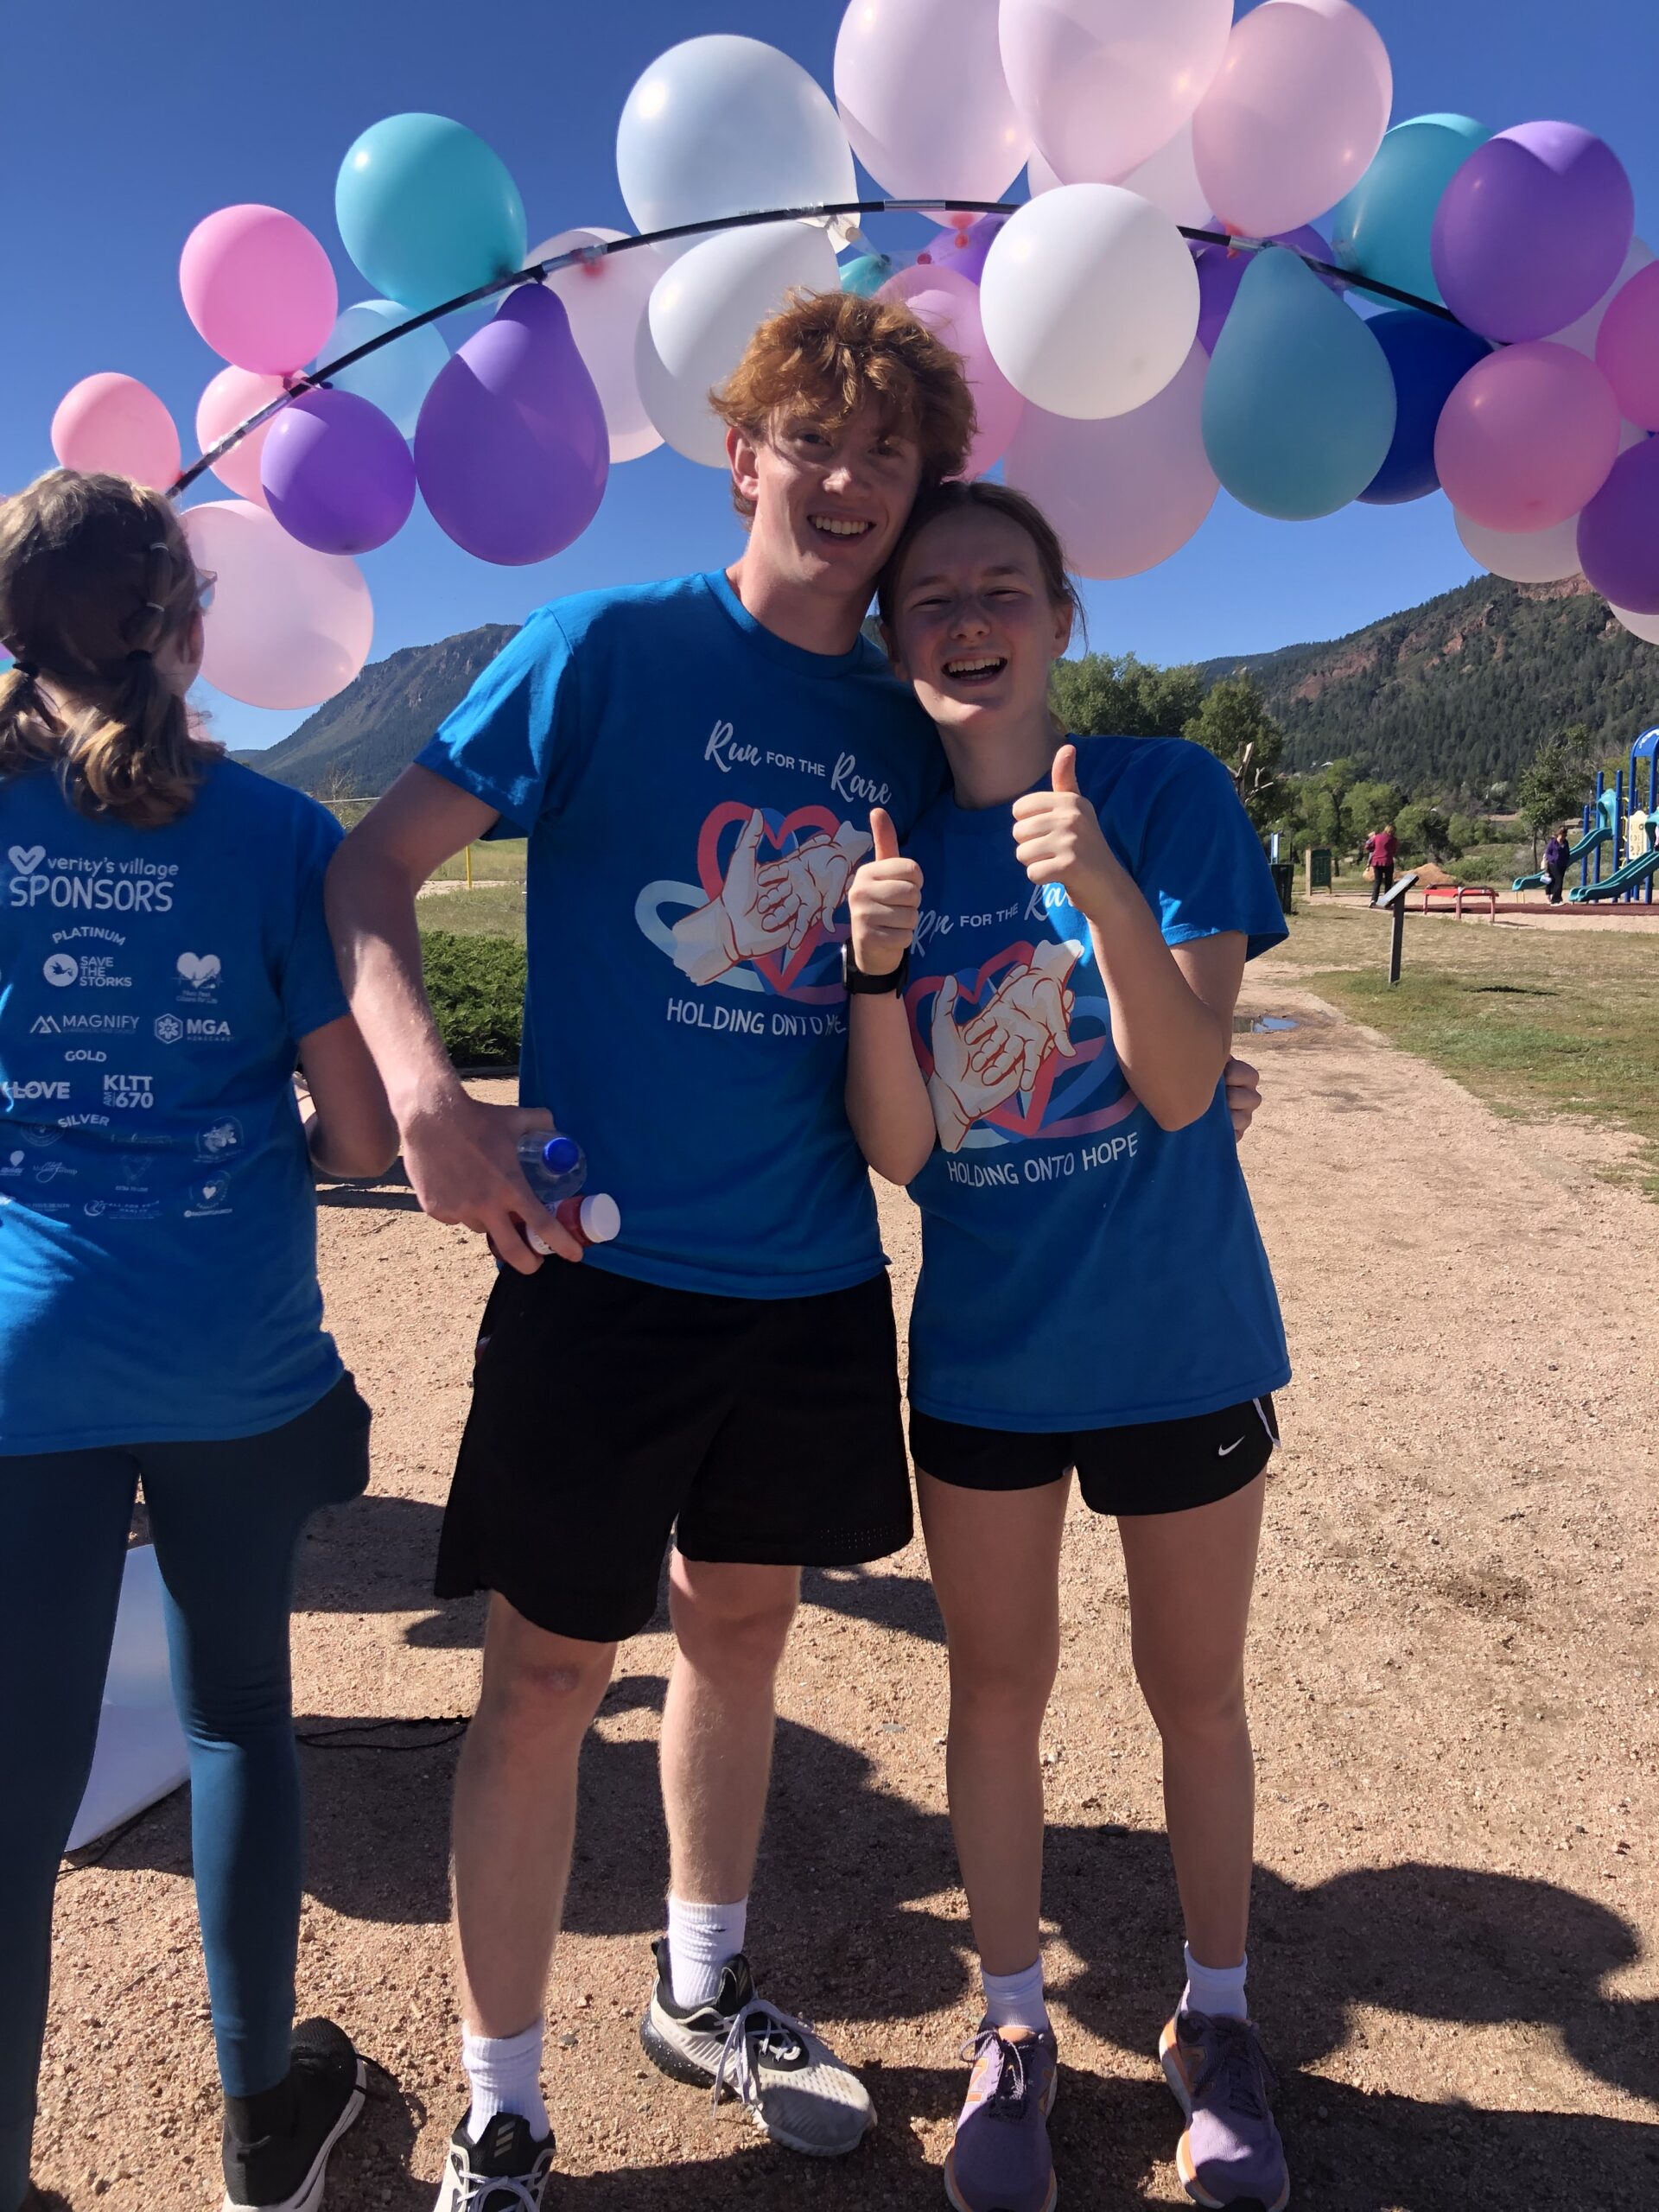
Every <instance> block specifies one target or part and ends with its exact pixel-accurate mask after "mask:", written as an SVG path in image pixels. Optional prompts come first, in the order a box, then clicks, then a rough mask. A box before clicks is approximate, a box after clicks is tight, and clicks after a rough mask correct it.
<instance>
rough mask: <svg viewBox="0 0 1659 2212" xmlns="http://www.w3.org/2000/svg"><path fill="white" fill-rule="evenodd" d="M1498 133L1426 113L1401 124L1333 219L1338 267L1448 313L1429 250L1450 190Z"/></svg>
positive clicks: (1466, 118)
mask: <svg viewBox="0 0 1659 2212" xmlns="http://www.w3.org/2000/svg"><path fill="white" fill-rule="evenodd" d="M1491 136H1492V133H1491V131H1490V130H1488V129H1487V128H1486V126H1485V124H1484V123H1476V122H1475V121H1474V120H1473V119H1472V118H1471V117H1469V116H1466V115H1420V116H1416V117H1414V118H1413V119H1412V121H1410V122H1409V123H1400V124H1395V127H1394V129H1393V130H1390V131H1389V135H1388V137H1386V138H1384V140H1383V143H1382V145H1381V146H1380V147H1379V148H1378V149H1377V155H1376V160H1375V161H1374V162H1372V163H1371V166H1370V168H1368V169H1367V170H1366V172H1365V174H1364V175H1363V177H1361V179H1360V180H1359V182H1358V183H1357V185H1356V186H1355V187H1354V188H1353V190H1352V191H1351V193H1350V194H1348V197H1347V198H1346V199H1345V200H1343V201H1342V203H1341V204H1340V206H1339V207H1338V209H1337V211H1336V213H1335V214H1334V215H1333V216H1332V219H1331V245H1332V251H1333V252H1334V254H1335V256H1336V258H1337V261H1338V264H1340V265H1341V267H1343V268H1344V269H1351V270H1353V271H1354V272H1355V274H1356V275H1357V276H1361V277H1375V278H1376V281H1377V283H1380V284H1393V285H1395V286H1397V288H1398V289H1400V290H1401V291H1402V292H1409V293H1411V294H1412V295H1413V296H1414V298H1416V299H1420V300H1432V301H1433V303H1434V305H1435V306H1436V307H1444V306H1445V305H1446V302H1445V299H1444V298H1443V297H1442V296H1441V293H1440V286H1439V285H1438V284H1437V283H1435V281H1434V269H1433V262H1432V261H1431V259H1430V257H1429V247H1430V245H1431V243H1432V241H1433V235H1434V217H1435V214H1436V213H1437V212H1438V210H1439V207H1440V202H1441V200H1443V199H1444V198H1445V197H1446V187H1447V185H1448V184H1450V183H1451V181H1452V178H1453V177H1454V176H1455V175H1457V173H1458V171H1459V169H1460V168H1462V167H1463V165H1464V163H1465V162H1466V161H1467V160H1468V158H1469V156H1470V155H1471V154H1472V153H1474V152H1475V151H1476V150H1477V149H1478V148H1480V147H1482V146H1484V144H1485V143H1486V141H1487V140H1488V139H1489V138H1490V137H1491Z"/></svg>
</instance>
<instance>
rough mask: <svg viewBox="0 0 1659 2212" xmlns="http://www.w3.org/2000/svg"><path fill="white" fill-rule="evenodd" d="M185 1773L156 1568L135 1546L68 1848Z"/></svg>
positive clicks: (151, 1555)
mask: <svg viewBox="0 0 1659 2212" xmlns="http://www.w3.org/2000/svg"><path fill="white" fill-rule="evenodd" d="M189 1769H190V1761H189V1756H188V1751H186V1748H185V1741H184V1731H183V1730H182V1729H181V1727H180V1726H179V1723H178V1719H177V1716H176V1714H175V1712H174V1710H173V1690H172V1685H171V1682H170V1681H169V1680H168V1665H167V1629H166V1624H165V1623H164V1621H163V1618H162V1576H161V1570H160V1568H159V1567H157V1566H156V1554H155V1551H154V1549H153V1548H152V1547H151V1546H150V1545H149V1544H135V1545H133V1547H132V1548H131V1549H130V1551H129V1552H128V1554H127V1556H126V1562H125V1565H124V1567H123V1570H122V1575H121V1604H120V1609H119V1611H118V1613H117V1615H116V1620H115V1641H114V1643H112V1644H111V1647H110V1666H109V1672H108V1674H107V1675H105V1680H104V1707H103V1710H102V1712H101V1713H99V1719H98V1748H97V1750H96V1751H94V1752H93V1754H92V1774H91V1776H90V1777H88V1779H87V1783H86V1794H85V1796H83V1797H82V1799H81V1801H80V1810H79V1812H78V1813H77V1814H76V1815H75V1824H74V1826H73V1828H71V1830H70V1831H69V1842H68V1849H69V1850H71V1851H79V1849H80V1848H81V1847H82V1846H83V1845H84V1844H88V1843H92V1842H95V1841H96V1840H97V1839H98V1838H99V1836H101V1835H107V1834H109V1832H110V1830H111V1828H115V1827H120V1825H121V1823H122V1821H130V1819H131V1818H132V1816H133V1815H134V1814H135V1813H142V1812H143V1810H144V1809H145V1808H146V1807H147V1806H149V1805H153V1804H155V1803H156V1801H157V1799H158V1798H162V1797H166V1796H170V1795H171V1794H172V1792H173V1791H174V1790H175V1789H177V1788H178V1787H179V1785H180V1783H181V1782H183V1781H184V1779H185V1778H186V1777H187V1775H188V1772H189Z"/></svg>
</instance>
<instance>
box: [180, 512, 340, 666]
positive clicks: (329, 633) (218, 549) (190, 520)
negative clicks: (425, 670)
mask: <svg viewBox="0 0 1659 2212" xmlns="http://www.w3.org/2000/svg"><path fill="white" fill-rule="evenodd" d="M182 521H183V524H184V534H185V537H186V538H187V539H188V541H189V545H190V550H191V552H192V553H193V554H194V556H195V561H196V565H197V567H198V568H200V569H204V570H205V571H206V572H207V574H208V575H211V576H213V579H214V585H213V605H212V606H211V607H209V608H208V609H207V617H206V620H205V625H204V626H205V628H206V632H207V653H206V655H205V657H204V658H203V660H202V664H201V672H202V675H203V676H204V677H206V678H207V682H208V683H211V684H212V685H213V689H214V690H216V691H222V692H224V694H225V696H226V698H230V699H239V700H241V701H242V702H243V704H244V705H245V706H249V707H283V708H287V709H290V710H292V709H295V708H296V707H320V706H321V704H322V702H323V701H324V700H325V699H332V698H333V697H334V694H335V692H336V691H342V690H344V689H345V688H346V685H347V684H348V683H350V682H351V680H352V678H353V677H354V676H355V675H357V674H358V672H359V670H360V669H361V668H362V666H363V664H364V662H365V660H366V659H367V658H368V657H369V647H370V645H371V644H372V642H373V638H374V608H373V607H372V604H371V602H370V600H369V588H368V586H367V584H366V583H365V582H364V581H363V572H362V570H361V569H359V567H358V565H357V563H356V562H355V561H353V560H350V559H348V558H347V557H346V555H344V554H341V553H314V552H313V551H312V550H311V548H310V547H309V546H308V545H302V544H301V543H299V541H298V539H297V538H293V537H289V535H288V532H287V531H285V530H284V529H283V526H282V524H280V523H279V522H278V521H277V518H276V517H275V516H274V515H272V514H268V513H267V512H265V510H264V508H263V507H256V506H252V505H250V504H249V503H248V501H246V500H245V499H219V500H214V501H212V502H210V503H209V504H208V505H206V506H200V507H192V508H190V509H189V510H188V512H187V513H186V514H185V515H184V516H183V517H182Z"/></svg>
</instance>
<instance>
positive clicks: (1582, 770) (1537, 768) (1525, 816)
mask: <svg viewBox="0 0 1659 2212" xmlns="http://www.w3.org/2000/svg"><path fill="white" fill-rule="evenodd" d="M1593 750H1594V747H1593V746H1592V741H1591V736H1590V733H1589V731H1588V730H1587V729H1586V728H1585V726H1584V724H1583V723H1582V722H1574V723H1573V725H1572V726H1571V728H1567V729H1564V730H1562V731H1561V732H1560V734H1559V735H1558V736H1555V737H1550V738H1546V739H1545V741H1544V742H1543V743H1542V744H1541V746H1540V747H1539V748H1538V750H1537V752H1536V753H1535V754H1534V756H1533V759H1532V762H1531V765H1530V766H1529V767H1528V769H1527V770H1526V772H1525V773H1524V774H1523V775H1522V778H1521V780H1520V782H1519V784H1518V785H1516V802H1517V804H1519V806H1520V809H1521V817H1522V820H1523V821H1524V822H1525V823H1526V825H1527V828H1528V829H1529V830H1530V831H1531V832H1532V856H1533V859H1534V861H1536V860H1537V858H1538V841H1539V839H1540V838H1541V837H1546V836H1548V835H1549V833H1550V831H1551V830H1552V829H1558V828H1559V827H1560V824H1561V823H1563V822H1572V821H1574V820H1576V819H1577V817H1578V815H1579V813H1580V810H1581V808H1582V807H1583V805H1584V799H1585V792H1586V786H1587V785H1588V784H1589V782H1590V779H1591V778H1592V775H1593V774H1594V768H1593V766H1592V753H1593Z"/></svg>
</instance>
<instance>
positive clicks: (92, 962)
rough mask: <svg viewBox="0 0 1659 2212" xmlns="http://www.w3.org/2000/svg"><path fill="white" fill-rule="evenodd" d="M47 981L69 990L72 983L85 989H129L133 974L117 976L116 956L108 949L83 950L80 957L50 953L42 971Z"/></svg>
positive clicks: (66, 953) (60, 988)
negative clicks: (104, 950)
mask: <svg viewBox="0 0 1659 2212" xmlns="http://www.w3.org/2000/svg"><path fill="white" fill-rule="evenodd" d="M41 973H42V974H43V975H44V976H45V977H46V980H47V982H48V983H53V984H55V985H56V986H57V988H58V989H59V990H60V991H61V990H67V988H68V987H69V986H70V984H71V983H79V986H80V988H81V989H82V990H83V991H130V989H131V988H132V978H131V976H122V975H118V973H117V971H116V965H115V962H114V960H113V958H112V957H111V955H110V954H109V953H107V952H83V953H82V954H81V955H80V957H79V959H77V958H76V957H75V955H74V954H73V952H48V954H47V956H46V965H45V967H44V968H43V969H41Z"/></svg>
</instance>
